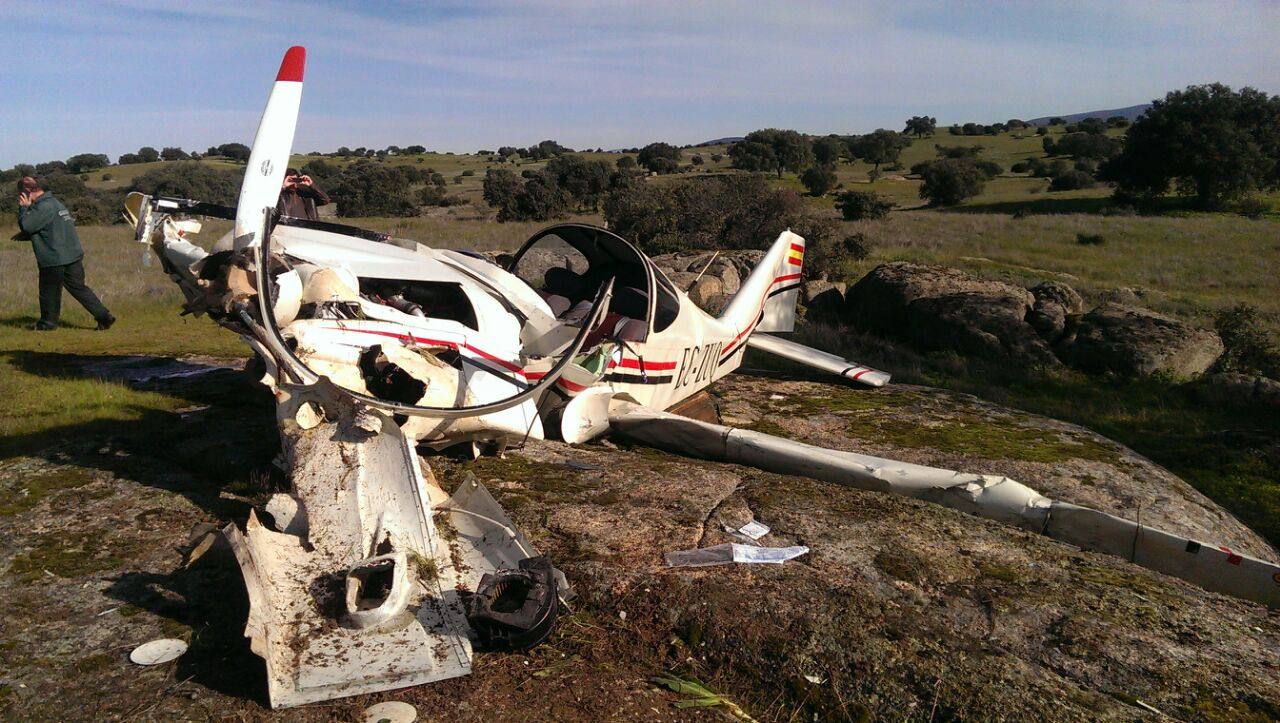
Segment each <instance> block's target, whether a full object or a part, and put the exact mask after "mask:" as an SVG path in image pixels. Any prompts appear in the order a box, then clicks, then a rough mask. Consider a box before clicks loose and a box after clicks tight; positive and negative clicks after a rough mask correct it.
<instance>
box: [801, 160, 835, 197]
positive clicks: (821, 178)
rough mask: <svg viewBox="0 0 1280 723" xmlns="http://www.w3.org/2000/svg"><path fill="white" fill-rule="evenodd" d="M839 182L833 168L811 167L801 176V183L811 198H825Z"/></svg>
mask: <svg viewBox="0 0 1280 723" xmlns="http://www.w3.org/2000/svg"><path fill="white" fill-rule="evenodd" d="M837 182H838V180H837V179H836V172H835V169H833V168H832V167H831V166H824V165H819V166H809V168H807V169H805V172H804V173H802V174H800V183H801V184H803V185H804V187H805V189H806V190H808V191H809V195H811V196H825V195H826V194H827V192H828V191H830V190H831V189H833V188H835V187H836V183H837Z"/></svg>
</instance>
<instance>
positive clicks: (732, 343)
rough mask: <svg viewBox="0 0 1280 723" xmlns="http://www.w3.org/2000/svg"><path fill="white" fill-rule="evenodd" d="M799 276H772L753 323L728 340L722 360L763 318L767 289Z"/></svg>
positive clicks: (767, 296)
mask: <svg viewBox="0 0 1280 723" xmlns="http://www.w3.org/2000/svg"><path fill="white" fill-rule="evenodd" d="M792 246H795V244H792ZM801 276H802V274H787V275H785V276H778V277H776V278H774V280H773V281H771V282H769V286H768V287H766V288H765V290H764V296H763V297H762V298H761V299H760V310H759V311H757V312H756V320H755V323H753V324H750V325H748V326H747V328H745V329H743V330H742V331H740V332H738V335H737V336H735V337H733V339H731V340H730V341H729V346H728V348H726V349H725V350H724V352H723V353H722V354H720V359H722V360H723V359H727V358H729V355H730V354H733V353H734V352H735V351H737V350H738V346H737V344H738V340H739V339H741V338H742V337H744V336H746V335H747V334H750V333H751V331H752V330H753V329H755V328H756V327H757V326H759V325H760V322H761V320H762V319H763V318H764V317H763V316H762V315H763V314H764V305H765V304H767V303H768V302H769V289H772V288H773V287H775V286H777V285H778V284H780V283H782V282H783V281H791V280H792V279H798V278H800V277H801Z"/></svg>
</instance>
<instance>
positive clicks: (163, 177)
mask: <svg viewBox="0 0 1280 723" xmlns="http://www.w3.org/2000/svg"><path fill="white" fill-rule="evenodd" d="M240 180H241V179H240V174H239V173H236V172H235V171H229V170H225V169H221V168H215V167H213V166H209V165H205V164H203V163H195V162H193V161H182V162H179V163H172V164H166V165H163V166H157V167H156V168H152V169H151V170H149V171H147V172H146V173H144V174H142V175H141V176H138V177H137V178H135V179H133V183H131V184H129V189H128V190H129V191H138V192H140V193H146V194H150V195H153V196H176V197H178V198H193V199H196V200H198V201H206V202H208V203H219V204H227V205H229V204H232V203H235V199H236V196H237V195H239V193H240Z"/></svg>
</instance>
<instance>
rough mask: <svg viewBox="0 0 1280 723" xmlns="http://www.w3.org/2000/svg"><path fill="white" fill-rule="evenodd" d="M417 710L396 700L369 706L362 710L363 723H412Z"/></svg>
mask: <svg viewBox="0 0 1280 723" xmlns="http://www.w3.org/2000/svg"><path fill="white" fill-rule="evenodd" d="M417 719H418V709H417V708H414V707H413V706H411V705H409V704H408V703H403V702H401V701H398V700H391V701H387V702H385V703H378V704H377V705H371V706H369V707H368V708H365V710H364V718H363V720H364V723H413V722H414V721H416V720H417Z"/></svg>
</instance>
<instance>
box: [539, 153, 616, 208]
mask: <svg viewBox="0 0 1280 723" xmlns="http://www.w3.org/2000/svg"><path fill="white" fill-rule="evenodd" d="M544 172H545V173H546V174H547V175H549V176H552V177H553V178H554V179H555V182H556V185H557V186H559V187H560V188H561V189H563V190H564V192H565V193H566V194H568V197H569V198H570V199H571V200H575V201H577V202H578V204H579V206H580V207H588V208H590V209H591V210H593V211H594V210H595V209H596V208H598V207H599V206H600V200H601V199H602V198H603V197H604V193H605V191H607V190H608V189H609V163H608V162H607V161H588V160H587V159H585V158H583V157H582V156H579V155H574V154H566V155H563V156H559V157H557V158H553V159H551V161H550V162H548V163H547V167H546V170H545V171H544Z"/></svg>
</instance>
